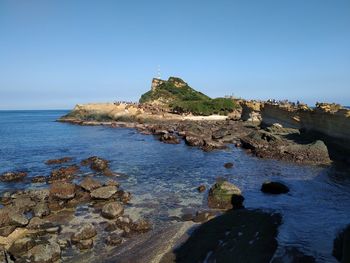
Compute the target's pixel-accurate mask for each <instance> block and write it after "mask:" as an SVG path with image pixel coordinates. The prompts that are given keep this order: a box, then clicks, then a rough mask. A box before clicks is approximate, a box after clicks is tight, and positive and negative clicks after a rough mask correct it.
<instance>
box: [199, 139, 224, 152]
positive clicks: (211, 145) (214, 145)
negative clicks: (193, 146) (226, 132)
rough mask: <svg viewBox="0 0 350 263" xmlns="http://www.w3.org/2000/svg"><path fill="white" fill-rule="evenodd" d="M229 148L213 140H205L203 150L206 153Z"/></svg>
mask: <svg viewBox="0 0 350 263" xmlns="http://www.w3.org/2000/svg"><path fill="white" fill-rule="evenodd" d="M225 148H227V146H226V145H225V144H224V143H222V142H219V141H213V140H207V139H205V140H204V145H203V146H202V149H203V150H204V151H207V152H208V151H212V150H216V149H225Z"/></svg>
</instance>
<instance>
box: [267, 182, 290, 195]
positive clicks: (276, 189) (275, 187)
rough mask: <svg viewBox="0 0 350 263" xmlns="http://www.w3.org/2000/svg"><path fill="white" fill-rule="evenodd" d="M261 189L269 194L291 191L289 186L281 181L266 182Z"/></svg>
mask: <svg viewBox="0 0 350 263" xmlns="http://www.w3.org/2000/svg"><path fill="white" fill-rule="evenodd" d="M261 191H262V192H264V193H269V194H286V193H288V192H289V188H288V186H286V185H284V184H282V183H280V182H264V183H263V184H262V186H261Z"/></svg>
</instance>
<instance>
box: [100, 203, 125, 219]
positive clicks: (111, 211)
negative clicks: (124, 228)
mask: <svg viewBox="0 0 350 263" xmlns="http://www.w3.org/2000/svg"><path fill="white" fill-rule="evenodd" d="M123 212H124V208H123V206H122V204H120V203H118V202H111V203H107V204H105V205H104V206H103V207H102V212H101V214H102V216H103V217H104V218H107V219H113V218H116V217H118V216H120V215H122V214H123Z"/></svg>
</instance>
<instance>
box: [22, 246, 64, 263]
mask: <svg viewBox="0 0 350 263" xmlns="http://www.w3.org/2000/svg"><path fill="white" fill-rule="evenodd" d="M28 255H29V259H30V262H36V263H53V262H57V261H58V260H59V259H60V258H61V248H60V246H59V244H57V243H56V242H50V243H47V244H39V245H37V246H35V247H33V248H32V249H31V250H29V252H28Z"/></svg>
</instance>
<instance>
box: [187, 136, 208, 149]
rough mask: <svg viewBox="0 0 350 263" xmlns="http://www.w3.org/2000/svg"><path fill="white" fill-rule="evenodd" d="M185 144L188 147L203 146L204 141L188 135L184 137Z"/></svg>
mask: <svg viewBox="0 0 350 263" xmlns="http://www.w3.org/2000/svg"><path fill="white" fill-rule="evenodd" d="M185 142H186V144H188V145H189V146H197V147H198V146H203V145H204V140H203V139H202V138H201V137H197V136H193V135H188V136H186V137H185Z"/></svg>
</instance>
